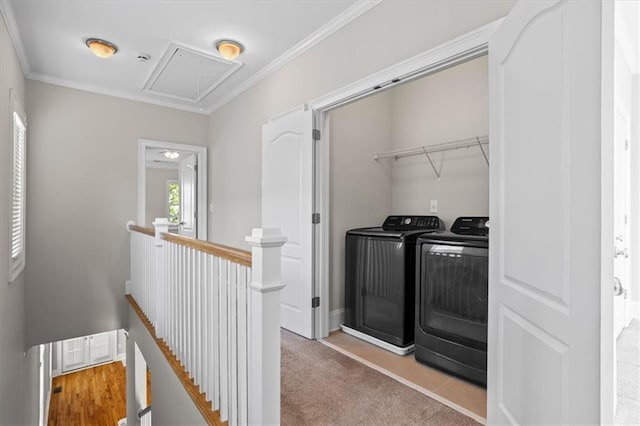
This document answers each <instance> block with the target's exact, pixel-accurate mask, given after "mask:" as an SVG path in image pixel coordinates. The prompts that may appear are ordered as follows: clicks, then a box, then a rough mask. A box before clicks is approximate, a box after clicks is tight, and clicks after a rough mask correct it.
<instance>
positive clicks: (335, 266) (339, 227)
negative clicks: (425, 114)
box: [329, 91, 392, 310]
mask: <svg viewBox="0 0 640 426" xmlns="http://www.w3.org/2000/svg"><path fill="white" fill-rule="evenodd" d="M391 118H392V114H391V92H390V91H387V92H382V93H381V94H379V95H376V96H372V97H369V98H366V99H363V100H361V101H359V102H355V103H353V104H350V105H347V106H345V107H342V108H339V109H337V110H335V111H333V112H331V113H330V115H329V120H330V128H331V135H330V144H331V146H330V155H331V157H330V200H329V203H330V204H329V208H330V214H331V223H330V230H329V235H330V243H329V244H330V255H329V257H330V261H329V268H330V274H331V283H330V286H329V288H330V295H329V296H330V300H329V309H330V310H334V309H340V308H343V307H344V250H345V249H344V247H345V241H344V238H345V232H346V231H347V230H348V229H351V228H357V227H364V226H377V225H378V224H380V223H382V221H383V220H384V218H385V217H386V216H388V215H390V214H391V200H392V198H391V168H390V167H389V164H388V163H384V162H380V163H376V162H375V161H373V153H374V152H376V151H378V152H381V151H388V150H389V149H391V146H392V134H391Z"/></svg>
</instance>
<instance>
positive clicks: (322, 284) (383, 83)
mask: <svg viewBox="0 0 640 426" xmlns="http://www.w3.org/2000/svg"><path fill="white" fill-rule="evenodd" d="M607 3H609V2H603V5H602V17H603V22H605V23H609V22H613V20H612V16H613V6H612V5H609V4H607ZM504 19H505V18H502V19H499V20H496V21H494V22H492V23H490V24H487V25H485V26H483V27H480V28H478V29H476V30H474V31H471V32H469V33H467V34H465V35H463V36H461V37H458V38H455V39H453V40H451V41H449V42H446V43H443V44H441V45H439V46H437V47H434V48H432V49H429V50H427V51H425V52H423V53H421V54H419V55H416V56H414V57H412V58H409V59H407V60H405V61H402V62H400V63H397V64H395V65H392V66H390V67H388V68H386V69H384V70H381V71H379V72H376V73H373V74H371V75H369V76H367V77H365V78H362V79H360V80H357V81H355V82H353V83H351V84H348V85H346V86H344V87H342V88H340V89H337V90H335V91H333V92H331V93H328V94H326V95H324V96H321V97H319V98H316V99H314V100H312V101H310V102H309V103H308V106H309V108H311V109H312V110H313V112H314V128H315V129H319V130H321V135H322V137H321V140H322V141H323V143H318V144H316V147H315V163H314V167H315V193H314V202H315V211H316V212H319V213H320V215H321V218H322V219H321V221H320V223H319V224H317V225H316V227H315V228H314V236H315V238H314V261H313V264H314V283H315V284H314V295H316V296H320V298H321V301H323V302H321V303H320V306H319V308H318V309H317V310H316V312H315V313H314V316H315V318H314V328H315V330H314V332H315V336H316V339H322V338H324V337H327V336H328V335H329V331H330V328H329V326H330V322H331V323H333V324H336V323H338V321H340V322H341V320H342V319H344V318H340V319H339V320H338V319H336V318H331V315H330V312H329V303H328V301H329V280H330V273H329V259H330V257H329V250H330V247H329V229H330V213H329V211H330V210H329V208H330V206H329V202H330V192H329V191H330V189H329V188H330V182H329V176H330V168H329V161H330V155H329V154H330V152H329V149H330V147H329V145H330V144H329V135H330V127H329V126H330V123H329V115H328V113H329V112H330V111H331V110H333V109H335V108H338V107H340V106H343V105H346V104H348V103H351V102H354V101H356V100H359V99H362V98H364V97H366V96H369V95H372V94H373V93H374V92H376V91H378V90H380V89H387V88H390V87H393V86H394V85H396V84H402V83H405V82H407V81H410V80H413V79H416V78H420V77H423V76H425V75H428V74H430V73H435V72H437V71H440V70H443V69H446V68H448V67H451V66H454V65H457V64H459V63H462V62H465V61H468V60H471V59H474V58H476V57H479V56H482V55H485V54H488V53H489V46H488V43H489V39H490V38H491V37H492V36H493V34H494V33H495V31H496V30H497V28H498V27H499V26H500V24H501V23H502V21H503V20H504ZM609 27H610V25H603V26H602V40H603V45H604V43H605V42H607V41H609V40H611V41H612V40H613V28H609ZM610 53H611V52H608V51H607V49H603V52H602V60H601V62H602V65H601V71H602V75H601V90H602V123H601V124H602V127H601V129H602V141H607V140H610V138H611V137H612V134H613V133H612V132H613V122H612V121H613V116H611V115H610V114H608V111H609V110H610V109H611V108H612V104H613V66H612V64H613V62H612V61H613V56H612V55H610ZM609 56H611V57H609ZM609 59H610V61H609ZM609 63H610V64H611V67H609V66H608V64H609ZM396 79H399V80H400V81H394V80H396ZM601 149H602V158H601V166H602V168H601V170H600V172H601V182H602V186H601V188H600V189H601V191H602V199H601V242H602V244H601V296H602V298H601V308H600V312H599V313H598V315H600V316H601V328H600V330H599V332H600V354H601V357H600V366H599V369H600V378H601V384H602V386H601V395H600V416H601V420H602V421H603V422H604V423H610V422H611V421H612V420H613V403H612V402H613V396H614V395H613V392H615V390H614V389H613V371H612V370H613V369H612V359H613V353H612V352H613V346H612V342H613V340H612V335H613V327H612V320H613V318H612V317H613V311H612V304H611V303H609V302H611V300H612V299H611V298H612V295H613V288H612V286H609V285H608V283H610V281H611V277H612V276H613V275H612V274H613V257H612V250H610V248H611V241H613V211H612V209H613V204H612V203H608V201H610V198H611V199H612V196H613V194H612V188H611V187H610V185H609V183H610V182H609V180H608V179H609V178H608V177H607V176H608V174H609V175H610V173H611V171H612V163H611V160H612V156H613V152H612V149H610V147H608V146H607V144H606V143H602V148H601ZM496 165H497V163H495V162H494V163H493V167H495V166H496ZM490 167H492V165H490ZM611 201H612V200H611ZM608 301H609V302H608ZM610 305H611V306H610ZM337 314H338V315H340V313H339V312H338V313H337ZM341 314H342V317H343V316H344V312H342V313H341ZM334 316H335V315H334Z"/></svg>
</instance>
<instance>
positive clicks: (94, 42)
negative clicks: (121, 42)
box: [85, 38, 118, 59]
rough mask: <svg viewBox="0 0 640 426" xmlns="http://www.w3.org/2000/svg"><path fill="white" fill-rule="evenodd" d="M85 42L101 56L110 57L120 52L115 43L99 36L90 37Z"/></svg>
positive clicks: (94, 52)
mask: <svg viewBox="0 0 640 426" xmlns="http://www.w3.org/2000/svg"><path fill="white" fill-rule="evenodd" d="M85 44H86V45H87V47H88V48H89V49H91V52H93V54H94V55H96V56H97V57H99V58H105V59H106V58H110V57H111V56H113V55H115V54H116V52H118V47H117V46H116V45H115V44H113V43H111V42H108V41H106V40H102V39H99V38H88V39H87V41H85Z"/></svg>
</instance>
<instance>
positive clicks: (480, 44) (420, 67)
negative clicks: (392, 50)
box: [309, 18, 504, 111]
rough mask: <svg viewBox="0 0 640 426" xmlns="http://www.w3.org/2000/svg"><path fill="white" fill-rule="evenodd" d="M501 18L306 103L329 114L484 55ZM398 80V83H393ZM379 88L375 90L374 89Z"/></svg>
mask: <svg viewBox="0 0 640 426" xmlns="http://www.w3.org/2000/svg"><path fill="white" fill-rule="evenodd" d="M503 19H504V18H501V19H498V20H497V21H493V22H491V23H490V24H487V25H484V26H482V27H480V28H478V29H476V30H474V31H471V32H469V33H467V34H464V35H462V36H460V37H457V38H455V39H453V40H450V41H448V42H446V43H443V44H441V45H438V46H436V47H434V48H432V49H429V50H427V51H425V52H423V53H420V54H418V55H416V56H413V57H411V58H409V59H406V60H404V61H402V62H400V63H397V64H395V65H392V66H390V67H388V68H386V69H383V70H381V71H379V72H376V73H374V74H371V75H370V76H368V77H365V78H362V79H360V80H358V81H355V82H353V83H351V84H348V85H346V86H344V87H341V88H340V89H338V90H335V91H333V92H331V93H328V94H326V95H324V96H321V97H319V98H316V99H314V100H312V101H311V102H309V107H310V108H311V109H313V110H322V111H329V110H330V109H333V108H337V107H339V106H341V105H344V104H345V103H347V102H353V101H354V100H356V99H359V98H362V97H365V96H368V95H370V94H372V93H373V92H375V91H377V90H379V89H383V88H384V89H388V88H390V87H392V86H394V85H396V84H402V83H406V82H407V81H411V80H414V79H416V78H420V77H423V76H424V75H426V74H429V73H433V72H437V71H439V70H442V69H443V68H447V67H450V66H452V65H455V64H458V63H462V62H465V61H468V60H470V59H473V58H476V57H479V56H482V55H485V54H486V53H487V51H488V43H489V39H490V38H491V36H492V35H493V33H495V31H496V29H498V27H499V26H500V24H501V23H502V20H503ZM396 79H399V81H394V80H396ZM375 87H379V89H375Z"/></svg>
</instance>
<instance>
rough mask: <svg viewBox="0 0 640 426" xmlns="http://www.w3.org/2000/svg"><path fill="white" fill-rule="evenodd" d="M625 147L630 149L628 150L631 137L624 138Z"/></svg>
mask: <svg viewBox="0 0 640 426" xmlns="http://www.w3.org/2000/svg"><path fill="white" fill-rule="evenodd" d="M624 149H625V150H626V151H628V150H629V139H625V140H624Z"/></svg>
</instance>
